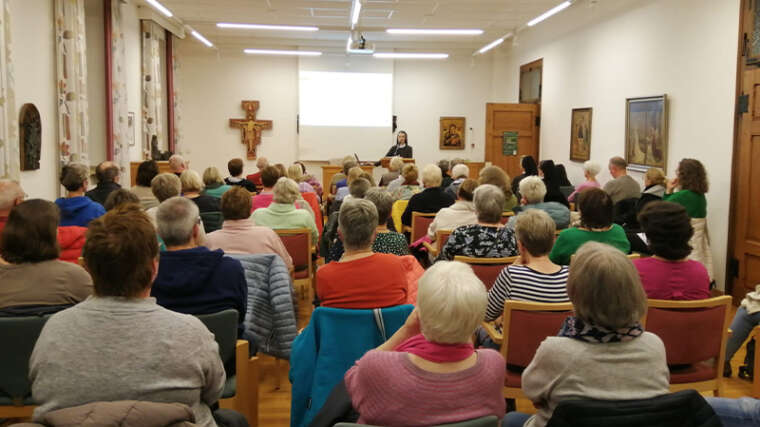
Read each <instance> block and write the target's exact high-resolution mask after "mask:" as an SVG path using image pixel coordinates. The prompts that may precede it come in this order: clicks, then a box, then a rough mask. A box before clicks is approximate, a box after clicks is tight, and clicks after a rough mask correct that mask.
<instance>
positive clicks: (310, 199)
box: [301, 193, 325, 236]
mask: <svg viewBox="0 0 760 427" xmlns="http://www.w3.org/2000/svg"><path fill="white" fill-rule="evenodd" d="M301 196H303V199H304V200H306V203H308V204H309V207H311V210H312V211H314V222H316V223H317V230H319V235H320V236H322V228H323V227H324V225H325V224H324V221H323V220H322V207H321V206H320V205H319V198H317V194H316V193H301Z"/></svg>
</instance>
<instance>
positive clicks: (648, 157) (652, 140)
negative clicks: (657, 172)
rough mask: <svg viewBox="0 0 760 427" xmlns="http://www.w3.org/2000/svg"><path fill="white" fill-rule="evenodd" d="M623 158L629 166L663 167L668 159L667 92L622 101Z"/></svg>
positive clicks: (638, 168)
mask: <svg viewBox="0 0 760 427" xmlns="http://www.w3.org/2000/svg"><path fill="white" fill-rule="evenodd" d="M625 104H626V107H625V112H626V113H625V114H626V115H625V160H626V161H627V162H628V167H629V169H632V170H638V171H646V170H647V169H649V168H652V167H656V168H660V169H662V170H663V171H664V170H665V166H666V165H667V162H668V104H667V96H666V95H660V96H650V97H646V98H628V99H626V101H625Z"/></svg>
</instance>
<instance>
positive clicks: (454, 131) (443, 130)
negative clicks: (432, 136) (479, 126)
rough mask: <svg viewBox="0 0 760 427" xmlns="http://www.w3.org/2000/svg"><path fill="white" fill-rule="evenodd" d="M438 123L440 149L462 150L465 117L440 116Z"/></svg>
mask: <svg viewBox="0 0 760 427" xmlns="http://www.w3.org/2000/svg"><path fill="white" fill-rule="evenodd" d="M440 123H441V124H440V134H441V139H440V144H439V147H440V149H441V150H464V143H465V141H464V138H465V123H466V122H465V118H464V117H441V120H440Z"/></svg>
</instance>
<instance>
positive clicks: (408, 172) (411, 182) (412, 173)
mask: <svg viewBox="0 0 760 427" xmlns="http://www.w3.org/2000/svg"><path fill="white" fill-rule="evenodd" d="M419 173H420V171H419V169H418V168H417V165H415V164H414V163H407V164H405V165H404V167H403V168H401V176H400V177H399V178H400V181H399V180H396V181H393V182H391V183H390V184H388V191H390V192H391V195H392V196H393V200H409V199H411V198H412V196H413V195H415V194H417V193H419V192H420V191H422V189H421V188H420V183H419V182H417V178H418V176H419ZM394 183H398V185H396V186H394V185H393V184H394Z"/></svg>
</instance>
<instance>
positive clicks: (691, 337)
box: [642, 295, 731, 396]
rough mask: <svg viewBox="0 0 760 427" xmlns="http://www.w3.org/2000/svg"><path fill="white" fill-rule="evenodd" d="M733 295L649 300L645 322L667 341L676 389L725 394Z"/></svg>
mask: <svg viewBox="0 0 760 427" xmlns="http://www.w3.org/2000/svg"><path fill="white" fill-rule="evenodd" d="M730 307H731V297H730V296H728V295H724V296H721V297H716V298H709V299H705V300H694V301H666V300H649V309H648V311H647V315H646V317H645V318H644V320H643V321H642V324H644V326H645V328H646V330H647V331H649V332H651V333H653V334H655V335H657V336H658V337H660V339H662V342H663V343H665V353H666V355H667V362H668V367H669V369H670V390H671V391H672V392H676V391H680V390H686V389H695V390H697V391H699V392H703V391H711V392H713V394H714V395H715V396H721V395H722V394H723V377H722V373H723V361H724V360H725V357H726V341H727V340H728V327H729V325H730V324H731V312H730Z"/></svg>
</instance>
